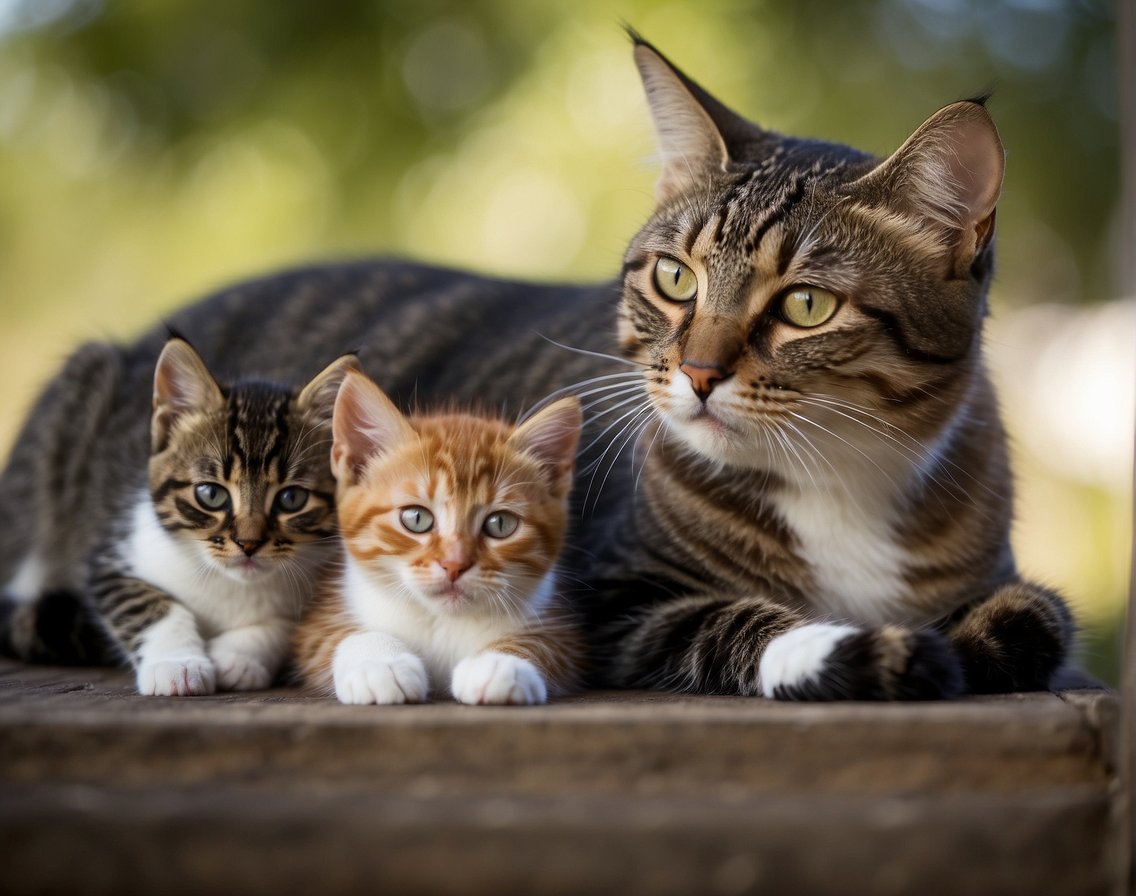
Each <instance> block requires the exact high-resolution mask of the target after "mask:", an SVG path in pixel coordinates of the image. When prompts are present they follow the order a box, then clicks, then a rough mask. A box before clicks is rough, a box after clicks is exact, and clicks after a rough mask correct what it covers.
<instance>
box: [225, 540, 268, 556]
mask: <svg viewBox="0 0 1136 896" xmlns="http://www.w3.org/2000/svg"><path fill="white" fill-rule="evenodd" d="M233 541H235V542H236V543H237V547H239V548H240V549H241V550H242V551H244V552H245V556H246V557H251V556H252V555H253V554H255V553H256V552H257V551H258V550H260V546H261V545H262V544H264V542H265V539H263V538H234V539H233Z"/></svg>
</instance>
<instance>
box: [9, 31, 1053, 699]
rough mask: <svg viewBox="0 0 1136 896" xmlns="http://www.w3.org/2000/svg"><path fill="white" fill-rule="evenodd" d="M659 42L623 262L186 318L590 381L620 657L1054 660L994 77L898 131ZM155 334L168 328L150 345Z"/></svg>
mask: <svg viewBox="0 0 1136 896" xmlns="http://www.w3.org/2000/svg"><path fill="white" fill-rule="evenodd" d="M635 55H636V60H637V62H638V64H639V67H640V71H641V74H642V76H643V80H644V84H645V86H646V88H647V95H648V100H649V104H650V107H651V110H652V114H653V115H654V117H655V121H656V124H657V125H658V130H659V132H660V142H661V146H662V157H663V162H664V164H663V171H662V176H661V178H660V181H659V206H658V210H657V212H656V213H655V214H654V215H653V216H652V218H651V219H650V221H648V223H647V224H646V225H645V227H644V228H643V229H642V231H641V232H640V233H639V234H638V235H637V236H636V237H635V238H634V240H633V241H632V243H631V246H630V248H629V250H628V252H627V255H626V259H625V264H624V269H623V272H622V276H621V278H620V280H619V282H617V283H614V284H608V285H602V286H598V287H557V286H537V285H531V284H521V283H511V282H503V281H493V280H487V279H483V278H479V277H476V276H473V275H470V274H465V273H459V272H452V271H443V270H437V269H431V268H427V267H421V266H415V265H410V264H402V263H394V262H379V263H373V264H371V263H360V264H354V265H329V266H326V267H322V268H312V269H308V270H301V271H296V272H292V273H288V274H284V275H281V276H278V277H273V278H268V279H265V280H260V281H256V282H252V283H245V284H241V285H239V286H237V287H234V288H233V289H230V290H227V291H225V292H224V293H222V294H220V295H218V296H215V297H213V298H211V299H209V300H206V301H204V302H202V303H200V304H198V305H195V306H193V307H191V308H188V309H186V310H185V311H184V312H183V313H181V314H180V315H177V316H176V317H175V318H174V320H173V324H174V325H175V326H177V327H178V328H179V330H181V331H182V332H185V333H187V334H188V335H189V336H190V337H191V338H192V339H193V340H194V343H195V344H197V345H199V346H201V347H202V348H203V350H205V351H206V353H207V355H208V356H209V357H212V358H223V359H226V360H227V361H228V362H229V363H230V364H234V365H235V364H242V365H248V366H249V367H250V369H257V370H261V371H263V372H265V373H266V374H269V375H280V376H289V377H290V376H294V375H295V373H296V371H297V370H299V369H301V368H302V367H305V366H306V365H312V364H313V362H314V361H315V360H316V359H318V358H321V357H326V356H328V355H329V354H332V353H334V352H336V351H341V350H344V349H348V348H358V349H359V352H360V359H361V362H362V364H363V365H364V367H365V368H366V369H367V370H368V372H369V373H370V374H371V375H372V376H374V377H375V378H376V379H377V380H378V381H379V382H381V383H382V384H383V386H384V389H386V390H387V392H388V394H390V395H391V396H392V398H394V399H395V400H396V402H399V403H402V404H404V405H405V403H406V402H408V401H410V400H411V398H412V397H416V398H417V399H418V400H420V401H422V402H424V403H431V404H433V403H438V402H445V401H451V400H456V401H460V402H466V401H477V402H479V403H481V404H482V406H486V407H494V408H505V409H506V410H507V411H509V412H513V413H516V412H519V411H521V410H522V409H524V408H525V407H526V406H527V405H529V404H531V403H533V402H535V401H537V400H538V399H539V398H540V397H541V396H543V395H547V394H550V393H552V392H554V391H556V390H559V389H574V391H577V392H579V393H580V395H581V397H582V398H583V399H584V400H585V402H587V403H588V407H590V409H591V414H590V421H589V425H588V428H587V430H586V432H585V434H584V436H583V439H582V444H583V446H584V449H583V452H582V456H581V459H580V461H579V464H578V469H579V474H578V476H577V484H576V491H575V493H574V504H575V508H576V513H577V514H578V515H579V516H578V518H577V520H576V523H575V525H574V527H573V534H572V536H571V540H570V543H569V544H568V546H567V550H566V553H565V558H564V562H565V564H566V565H567V567H568V571H569V572H570V574H571V577H572V580H573V581H578V582H579V583H580V592H579V594H578V596H577V597H576V600H578V602H579V603H580V605H581V606H583V607H584V608H585V609H586V610H587V616H588V632H589V635H590V637H591V640H592V643H593V659H594V666H593V668H594V670H595V680H596V681H597V682H599V683H603V684H607V685H613V684H614V685H624V686H626V685H646V686H651V687H666V688H681V689H690V690H696V691H715V692H723V693H742V694H757V693H769V694H773V695H774V696H779V697H787V698H794V697H798V698H847V697H867V698H880V697H882V698H892V697H906V696H938V695H950V694H955V693H959V692H960V690H961V689H962V688H963V687H965V688H966V689H968V690H970V691H992V690H1007V689H1011V688H1044V687H1046V686H1047V685H1048V684H1049V683H1050V681H1051V678H1052V676H1053V674H1054V672H1055V670H1057V669H1058V668H1059V667H1060V666H1061V665H1062V664H1063V663H1064V662H1065V661H1066V660H1067V659H1068V657H1069V652H1070V645H1071V639H1072V625H1071V621H1070V618H1069V614H1068V612H1067V610H1066V609H1065V606H1064V604H1063V602H1062V601H1061V599H1060V598H1059V597H1058V596H1057V595H1055V594H1053V593H1052V592H1050V591H1049V590H1047V589H1045V588H1041V587H1039V586H1036V585H1033V584H1030V583H1027V582H1023V581H1022V580H1021V579H1020V577H1019V574H1018V572H1017V570H1016V567H1015V564H1014V560H1013V556H1012V552H1011V548H1010V541H1009V528H1010V520H1011V514H1012V482H1011V477H1010V472H1009V468H1008V460H1007V453H1006V445H1005V435H1004V433H1003V430H1002V426H1001V423H1000V420H999V416H998V411H997V407H996V402H995V398H994V395H993V392H992V389H991V386H990V383H989V380H988V377H987V374H986V371H985V369H984V365H983V361H982V346H981V335H982V324H983V319H984V317H985V314H986V296H987V290H988V287H989V283H990V278H991V274H992V266H993V240H992V236H993V230H994V203H995V201H996V199H997V195H998V191H999V188H1000V182H1001V173H1002V150H1001V145H1000V143H999V141H998V137H997V133H996V131H995V129H994V126H993V124H992V122H991V119H990V117H989V114H988V113H987V112H986V110H985V108H984V107H983V105H982V103H981V102H964V103H956V104H953V105H951V106H948V107H946V108H945V109H944V110H941V111H940V112H939V113H937V114H936V115H934V116H932V118H931V119H929V120H928V122H927V123H925V124H924V125H923V126H922V127H921V128H919V129H918V130H917V131H916V132H915V133H914V134H913V135H912V137H911V138H910V139H909V140H908V141H907V143H905V144H904V146H903V147H901V148H900V149H899V150H898V151H897V152H896V153H894V154H893V155H892V156H891V157H889V158H887V159H884V160H879V159H876V158H873V157H871V156H869V155H867V154H864V153H861V152H858V151H855V150H851V149H848V148H847V147H843V146H839V145H836V144H831V143H826V142H822V141H816V140H804V139H798V138H790V137H784V136H781V135H778V134H775V133H772V132H769V131H766V130H763V129H761V128H759V127H757V126H755V125H753V124H751V123H749V122H746V121H745V120H743V119H741V118H740V117H738V116H736V115H735V114H734V113H732V112H730V111H729V110H728V109H726V108H725V107H724V106H723V105H721V104H720V103H719V102H717V101H716V100H714V99H713V98H712V97H710V96H709V95H708V94H707V93H706V92H705V91H703V90H702V89H701V88H699V87H698V86H697V85H695V84H694V83H693V82H691V81H690V80H689V79H687V78H685V77H684V76H683V75H682V74H681V73H679V72H678V71H677V70H676V69H674V68H673V67H672V66H671V65H670V64H669V63H668V62H666V60H664V59H663V58H662V57H661V56H660V55H659V54H658V53H657V52H655V51H654V50H653V49H652V48H651V47H649V46H648V45H646V44H645V43H643V42H641V41H638V40H637V41H636V48H635ZM660 265H662V267H660ZM664 286H665V287H666V288H667V289H668V290H669V293H670V294H672V295H671V296H669V297H668V294H665V293H663V292H662V291H661V290H662V288H663V287H664ZM797 287H808V288H807V289H803V290H801V289H797ZM675 296H678V297H679V298H680V300H673V298H674V297H675ZM830 312H831V313H830ZM812 315H816V318H815V319H814V317H812ZM793 318H796V319H797V320H798V321H800V320H805V321H807V322H808V323H810V326H808V327H802V326H800V325H799V323H798V324H794V323H793ZM812 324H815V325H812ZM251 334H255V336H254V335H251ZM281 346H286V347H287V350H286V351H282V350H281V348H280V347H281ZM565 346H569V347H572V348H574V349H581V350H584V351H585V352H592V353H595V354H584V353H580V352H572V351H569V350H567V349H566V348H565ZM158 347H159V337H158V335H157V334H151V335H150V336H148V337H146V338H145V339H143V340H142V341H140V342H139V343H138V345H136V346H135V347H134V348H133V349H131V353H132V355H133V356H134V357H136V358H142V359H145V358H147V357H149V358H153V357H154V356H155V355H156V352H157V349H158ZM616 355H622V360H620V359H618V358H616V357H615V356H616ZM601 356H606V358H605V357H601ZM151 363H152V362H151ZM142 389H144V386H142V385H140V384H139V383H137V381H134V382H133V383H132V384H129V385H128V384H124V385H123V386H122V387H120V389H119V395H120V398H119V399H116V401H118V402H126V401H137V394H138V392H139V391H140V390H142ZM56 391H59V390H56ZM61 400H62V399H61ZM115 406H116V407H117V404H116V405H115ZM96 437H97V436H96ZM27 454H28V452H27V451H25V450H24V449H23V448H22V447H19V446H18V447H17V449H16V453H15V455H14V458H13V462H12V465H11V466H10V467H9V471H8V472H7V473H6V474H5V479H4V482H5V483H6V484H7V485H9V486H11V487H10V488H9V489H6V490H4V491H0V502H3V503H2V504H0V518H2V519H4V520H5V525H6V526H7V525H9V523H8V522H7V521H9V520H13V519H16V520H18V519H21V518H23V516H24V512H23V511H22V510H21V509H20V508H22V506H23V505H22V504H21V503H20V502H21V501H23V500H24V498H23V497H21V496H22V495H24V492H23V491H21V487H19V486H18V485H14V482H15V479H16V478H18V468H19V465H20V464H21V463H23V462H24V460H25V459H26V456H27ZM5 537H6V538H7V537H8V536H7V534H6V535H5ZM8 557H10V554H7V553H5V554H4V555H3V557H0V561H2V562H3V563H4V564H5V565H4V566H3V568H2V569H0V575H6V576H12V575H14V573H15V567H14V566H13V565H10V561H9V560H8V559H7V558H8ZM767 647H768V648H769V649H768V651H767V649H766V648H767ZM763 657H764V658H765V660H766V662H765V663H764V664H763Z"/></svg>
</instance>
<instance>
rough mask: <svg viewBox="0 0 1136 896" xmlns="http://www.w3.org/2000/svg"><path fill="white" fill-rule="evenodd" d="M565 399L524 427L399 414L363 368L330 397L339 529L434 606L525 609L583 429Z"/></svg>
mask: <svg viewBox="0 0 1136 896" xmlns="http://www.w3.org/2000/svg"><path fill="white" fill-rule="evenodd" d="M580 426H581V410H580V405H579V402H578V401H577V400H576V399H574V398H567V399H563V400H561V401H558V402H556V403H554V404H551V405H549V406H548V407H547V408H545V409H544V410H542V411H541V412H539V413H538V414H536V415H535V416H533V417H532V418H530V419H529V420H527V421H526V422H524V423H522V424H520V425H519V426H510V425H508V424H506V423H504V422H501V421H499V420H493V419H489V418H485V417H478V416H472V415H469V414H447V415H437V416H414V417H409V418H408V417H404V416H403V415H402V414H401V413H400V412H399V411H398V409H397V408H396V407H395V406H394V404H393V403H392V402H391V401H390V400H389V399H388V398H387V397H386V395H384V394H383V392H382V391H381V390H380V389H379V387H378V386H376V385H375V384H374V383H373V382H371V380H369V379H368V378H367V377H366V376H364V375H362V374H359V373H352V374H350V375H348V376H347V377H346V378H345V379H344V381H343V385H342V386H341V387H340V390H339V397H338V398H337V400H336V403H335V418H334V444H333V447H332V468H333V470H334V472H335V476H336V479H337V480H338V489H337V503H338V506H339V520H340V529H341V531H342V534H343V538H344V542H345V544H346V546H347V550H348V552H349V553H350V555H351V557H352V559H353V560H354V562H355V564H356V566H357V568H359V569H360V570H362V571H363V573H364V574H365V575H366V576H367V577H368V578H369V580H371V581H372V582H374V583H375V584H376V585H377V586H378V587H380V588H383V589H385V590H386V591H388V592H390V593H394V594H399V595H402V596H404V597H405V598H406V599H408V600H412V601H416V602H418V603H419V604H421V605H422V606H424V607H426V608H427V609H428V610H429V611H430V612H433V613H438V614H461V615H466V616H471V615H485V614H489V615H498V614H501V615H507V616H514V617H523V616H525V615H526V614H527V613H528V612H530V611H534V610H536V609H539V607H538V606H537V604H539V602H540V600H541V599H542V597H547V595H542V594H541V588H540V586H541V584H542V582H544V581H545V580H546V578H547V577H548V574H549V573H550V571H551V570H552V568H553V565H554V564H555V562H556V559H557V555H558V554H559V552H560V546H561V543H562V541H563V538H564V534H565V529H566V527H567V518H568V509H567V504H568V493H569V491H570V490H571V485H572V471H573V466H574V461H575V454H576V447H577V443H578V441H579V436H580Z"/></svg>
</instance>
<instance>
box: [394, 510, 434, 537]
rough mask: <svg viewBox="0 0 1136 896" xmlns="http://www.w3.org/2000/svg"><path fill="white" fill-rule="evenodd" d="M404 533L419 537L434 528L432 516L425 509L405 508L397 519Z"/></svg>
mask: <svg viewBox="0 0 1136 896" xmlns="http://www.w3.org/2000/svg"><path fill="white" fill-rule="evenodd" d="M398 518H399V519H400V520H401V521H402V525H403V526H405V527H406V531H408V532H413V533H415V534H416V535H421V534H422V533H423V532H429V531H430V530H431V529H433V528H434V514H432V513H431V512H430V511H429V510H427V509H426V508H425V507H405V508H403V511H402V513H400V514H399V517H398Z"/></svg>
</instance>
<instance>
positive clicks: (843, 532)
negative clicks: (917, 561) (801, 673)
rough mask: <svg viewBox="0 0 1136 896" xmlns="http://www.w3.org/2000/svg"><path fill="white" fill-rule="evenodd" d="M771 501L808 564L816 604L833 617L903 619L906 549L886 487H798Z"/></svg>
mask: <svg viewBox="0 0 1136 896" xmlns="http://www.w3.org/2000/svg"><path fill="white" fill-rule="evenodd" d="M774 504H775V506H776V507H777V509H778V511H779V512H780V514H781V516H782V518H783V519H784V520H785V522H786V523H787V524H788V526H789V527H790V529H792V531H793V533H794V535H795V536H796V538H797V551H798V553H799V555H800V556H801V558H802V559H803V560H805V561H806V562H807V563H808V564H809V566H810V567H811V569H812V573H813V580H814V583H815V585H816V591H815V593H813V594H810V595H808V598H809V599H810V601H811V603H812V604H813V605H814V606H815V608H816V609H817V610H818V611H819V612H821V613H824V614H827V615H829V616H831V617H832V618H833V619H840V620H847V621H858V622H864V623H869V624H882V623H887V622H901V621H907V620H908V619H909V616H910V608H909V607H908V606H906V605H905V602H904V600H903V597H904V595H905V593H906V590H907V586H906V582H905V580H904V568H905V566H906V561H907V554H906V552H905V551H904V550H903V548H902V546H901V545H900V544H899V542H898V539H897V538H896V533H895V531H894V528H893V526H894V524H893V521H892V509H891V505H890V501H889V500H888V496H887V493H886V491H885V490H882V489H881V490H876V489H873V488H871V487H863V488H859V489H849V488H847V487H846V486H845V487H843V488H833V489H831V490H828V489H823V488H822V489H817V488H801V489H799V490H798V489H793V490H787V491H785V492H782V493H779V494H778V495H777V496H776V498H775V499H774Z"/></svg>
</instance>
